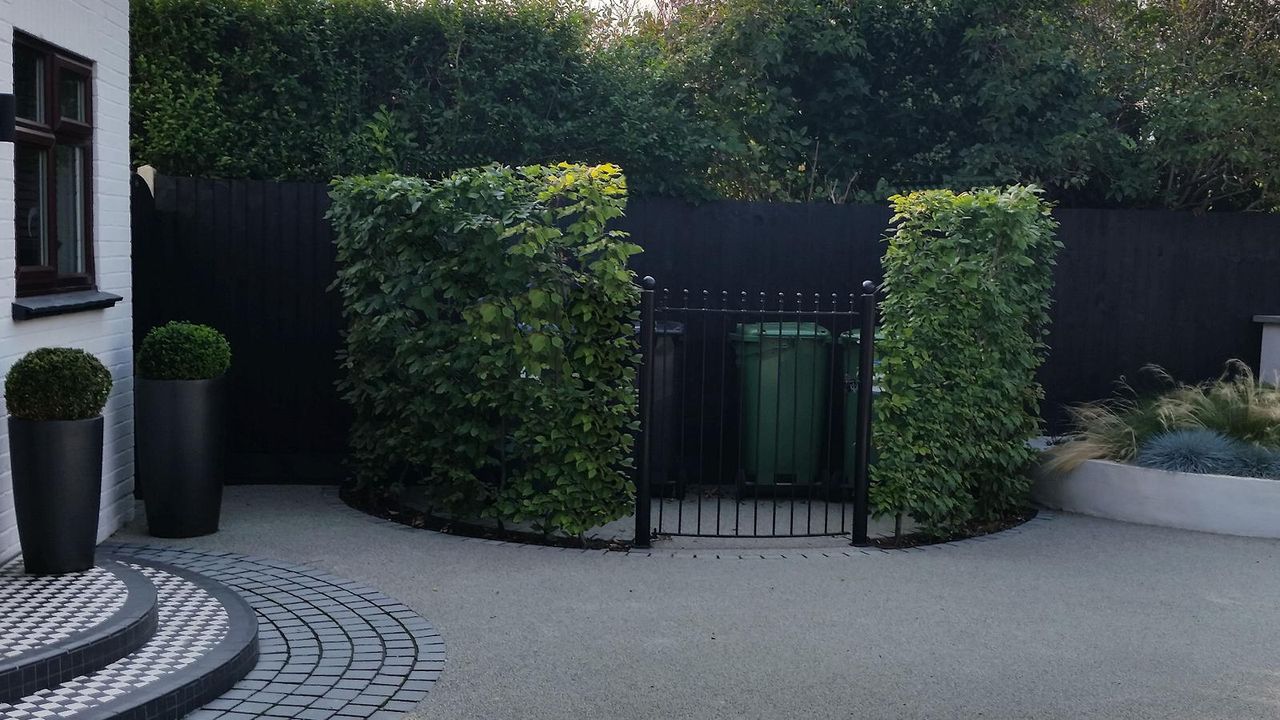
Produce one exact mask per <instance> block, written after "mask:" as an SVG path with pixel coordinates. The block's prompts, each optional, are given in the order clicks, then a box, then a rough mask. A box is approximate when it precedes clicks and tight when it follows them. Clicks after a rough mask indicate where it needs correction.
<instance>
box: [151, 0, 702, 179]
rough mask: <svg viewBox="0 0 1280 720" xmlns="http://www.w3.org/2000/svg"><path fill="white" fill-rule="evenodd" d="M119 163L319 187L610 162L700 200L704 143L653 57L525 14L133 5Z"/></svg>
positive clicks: (497, 5) (507, 1)
mask: <svg viewBox="0 0 1280 720" xmlns="http://www.w3.org/2000/svg"><path fill="white" fill-rule="evenodd" d="M131 11H132V15H131V20H130V21H131V53H132V60H133V63H132V69H133V75H132V78H131V103H130V111H131V113H132V137H133V139H132V152H133V157H134V160H135V162H138V163H150V164H152V165H155V166H156V167H158V168H159V169H160V170H161V171H162V172H166V173H170V174H179V175H182V174H189V175H202V176H215V177H249V178H263V179H310V180H325V181H327V180H329V179H330V178H332V177H334V176H335V175H345V174H363V173H371V172H378V171H395V172H403V173H407V174H414V175H435V176H438V175H440V174H442V173H446V172H450V171H453V170H456V169H458V168H461V167H471V166H477V165H482V164H484V163H486V162H492V161H498V162H502V163H506V164H511V165H520V164H528V163H546V162H556V161H559V160H560V159H563V158H572V159H575V160H581V161H584V162H591V163H599V162H614V163H619V164H622V165H623V166H624V167H625V168H626V169H627V172H628V175H629V177H630V178H632V179H633V180H635V181H638V182H640V183H641V184H642V185H644V186H645V187H646V188H648V189H649V190H650V191H652V192H655V193H662V194H680V195H686V196H698V195H699V194H700V193H701V192H702V191H701V190H700V189H699V180H698V178H699V177H700V175H701V174H700V173H699V172H698V171H697V168H698V167H699V165H701V164H702V161H701V160H700V158H703V157H705V155H706V150H705V149H703V148H702V147H700V146H702V145H705V142H704V141H703V139H702V138H700V137H699V136H698V134H697V133H696V132H691V129H692V128H695V127H696V126H697V122H696V120H693V119H691V118H690V117H689V112H688V111H687V110H686V109H685V105H684V103H683V102H682V99H681V98H682V94H681V92H680V88H679V80H678V78H674V77H671V76H670V75H669V73H667V71H666V70H665V69H664V67H663V64H662V62H661V58H659V57H658V55H657V54H656V51H655V49H654V48H653V45H652V43H651V42H644V41H640V40H636V41H634V42H628V43H626V44H625V46H622V45H619V46H618V47H616V48H615V49H614V51H613V52H610V53H608V54H604V53H599V52H596V51H595V49H594V43H593V41H592V40H591V37H590V35H589V33H590V29H591V23H592V15H591V14H590V13H589V12H588V11H587V10H586V8H585V6H575V5H573V4H571V3H563V2H540V1H538V0H494V1H487V0H448V1H445V0H423V1H418V0H133V2H132V4H131Z"/></svg>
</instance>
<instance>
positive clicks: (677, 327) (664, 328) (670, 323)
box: [632, 320, 684, 335]
mask: <svg viewBox="0 0 1280 720" xmlns="http://www.w3.org/2000/svg"><path fill="white" fill-rule="evenodd" d="M632 327H634V328H635V330H636V334H637V335H639V334H640V323H632ZM653 334H654V335H683V334H684V323H682V322H679V321H678V320H655V321H654V323H653Z"/></svg>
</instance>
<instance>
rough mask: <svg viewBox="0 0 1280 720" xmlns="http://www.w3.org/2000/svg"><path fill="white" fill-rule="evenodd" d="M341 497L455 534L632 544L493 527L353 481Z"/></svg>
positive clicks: (576, 544) (588, 545)
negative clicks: (412, 503) (360, 487)
mask: <svg viewBox="0 0 1280 720" xmlns="http://www.w3.org/2000/svg"><path fill="white" fill-rule="evenodd" d="M338 497H340V498H342V501H343V502H345V503H346V504H347V505H350V506H351V507H353V508H355V509H356V510H359V511H361V512H364V513H368V514H370V515H373V516H375V517H380V518H382V519H384V520H390V521H391V522H395V523H400V524H401V525H408V526H409V527H415V528H421V529H424V530H435V531H437V532H443V533H449V534H451V535H461V536H463V537H473V538H483V539H485V540H501V541H503V542H516V543H528V544H531V545H550V546H552V547H567V548H577V549H584V548H585V549H588V550H627V549H628V548H629V546H628V545H627V544H625V543H616V542H615V543H610V542H605V541H603V540H592V539H588V538H576V537H566V536H564V535H542V534H539V533H533V532H521V531H518V530H507V529H503V528H495V527H489V526H486V525H480V524H478V523H474V522H466V521H464V520H457V519H453V518H442V517H438V516H435V515H432V514H430V513H427V512H424V511H423V510H421V509H420V508H415V507H412V506H410V505H407V504H405V503H403V502H401V501H400V500H399V499H397V498H395V497H391V496H388V495H382V494H376V493H371V492H367V491H361V490H357V489H356V488H354V487H353V486H351V485H349V484H347V485H343V486H342V487H341V489H340V490H339V491H338Z"/></svg>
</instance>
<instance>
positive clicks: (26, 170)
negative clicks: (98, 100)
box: [13, 33, 93, 296]
mask: <svg viewBox="0 0 1280 720" xmlns="http://www.w3.org/2000/svg"><path fill="white" fill-rule="evenodd" d="M92 77H93V64H92V63H90V62H89V61H88V60H85V59H84V58H81V57H78V56H75V55H72V54H70V53H67V52H64V51H62V50H59V49H57V48H55V47H53V46H51V45H48V44H45V43H42V42H40V41H38V40H36V39H34V38H31V37H29V36H27V35H22V34H18V33H15V35H14V39H13V94H14V104H15V107H16V110H17V113H16V114H17V130H16V133H15V139H14V191H15V195H16V203H17V208H16V210H17V217H16V220H17V226H18V227H17V242H18V247H17V259H18V268H17V275H18V295H22V296H26V295H38V294H42V293H51V292H62V291H66V290H84V289H87V288H92V287H93V238H92V234H93V227H92V222H91V218H92V212H91V209H92V205H91V204H90V203H91V202H92V188H91V185H90V182H91V179H90V175H91V174H92V173H91V168H92V163H91V162H90V152H91V150H92V147H93V107H92V103H91V99H92V95H93V93H92V92H91V85H90V79H91V78H92Z"/></svg>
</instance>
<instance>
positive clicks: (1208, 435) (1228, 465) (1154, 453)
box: [1134, 430, 1249, 475]
mask: <svg viewBox="0 0 1280 720" xmlns="http://www.w3.org/2000/svg"><path fill="white" fill-rule="evenodd" d="M1248 451H1249V446H1248V445H1246V444H1245V443H1242V442H1240V441H1239V440H1233V439H1232V438H1229V437H1227V436H1226V435H1223V434H1222V433H1220V432H1214V431H1213V430H1174V431H1172V432H1167V433H1162V434H1160V435H1156V436H1154V437H1152V438H1150V439H1149V440H1147V441H1146V442H1145V443H1143V445H1142V447H1141V448H1140V449H1139V450H1138V454H1137V456H1136V457H1135V458H1134V463H1135V464H1136V465H1141V466H1142V467H1149V468H1156V469H1159V470H1171V471H1174V472H1187V473H1212V474H1215V475H1235V474H1237V473H1239V472H1240V471H1241V470H1242V469H1243V468H1244V467H1245V466H1246V464H1248V462H1249V461H1248V460H1247V459H1246V455H1247V453H1248Z"/></svg>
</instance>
